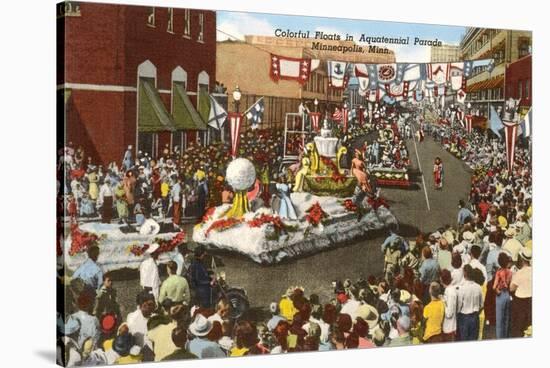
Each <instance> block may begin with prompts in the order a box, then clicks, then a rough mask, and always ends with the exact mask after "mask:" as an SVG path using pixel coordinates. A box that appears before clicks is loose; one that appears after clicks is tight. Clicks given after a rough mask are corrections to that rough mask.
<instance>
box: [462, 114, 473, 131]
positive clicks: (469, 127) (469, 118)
mask: <svg viewBox="0 0 550 368" xmlns="http://www.w3.org/2000/svg"><path fill="white" fill-rule="evenodd" d="M472 120H473V116H472V115H471V114H468V115H466V116H465V117H464V123H465V124H466V132H468V133H471V132H472Z"/></svg>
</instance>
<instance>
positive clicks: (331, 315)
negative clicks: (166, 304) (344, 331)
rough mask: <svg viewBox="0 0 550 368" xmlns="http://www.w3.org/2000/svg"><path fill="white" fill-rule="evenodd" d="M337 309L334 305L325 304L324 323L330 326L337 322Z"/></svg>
mask: <svg viewBox="0 0 550 368" xmlns="http://www.w3.org/2000/svg"><path fill="white" fill-rule="evenodd" d="M336 315H337V313H336V307H335V306H334V305H333V304H330V303H329V304H325V307H324V308H323V321H325V322H326V323H328V324H329V325H331V324H333V323H335V322H336Z"/></svg>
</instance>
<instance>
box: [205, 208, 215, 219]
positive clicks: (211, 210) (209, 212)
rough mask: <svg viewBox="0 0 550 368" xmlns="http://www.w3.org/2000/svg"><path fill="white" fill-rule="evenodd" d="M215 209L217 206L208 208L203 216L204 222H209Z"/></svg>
mask: <svg viewBox="0 0 550 368" xmlns="http://www.w3.org/2000/svg"><path fill="white" fill-rule="evenodd" d="M215 211H216V207H210V208H209V209H207V210H206V212H205V213H204V215H203V216H202V222H207V221H208V220H210V217H211V216H212V215H213V214H214V212H215Z"/></svg>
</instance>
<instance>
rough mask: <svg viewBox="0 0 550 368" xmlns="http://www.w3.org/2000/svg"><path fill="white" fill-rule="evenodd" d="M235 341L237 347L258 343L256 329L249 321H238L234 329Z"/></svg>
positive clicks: (246, 346)
mask: <svg viewBox="0 0 550 368" xmlns="http://www.w3.org/2000/svg"><path fill="white" fill-rule="evenodd" d="M234 335H235V343H236V345H237V347H238V348H239V349H242V348H248V347H251V346H254V345H256V344H257V343H258V341H259V340H258V330H257V329H256V326H255V325H254V324H253V323H251V322H249V321H239V322H237V324H236V325H235V330H234Z"/></svg>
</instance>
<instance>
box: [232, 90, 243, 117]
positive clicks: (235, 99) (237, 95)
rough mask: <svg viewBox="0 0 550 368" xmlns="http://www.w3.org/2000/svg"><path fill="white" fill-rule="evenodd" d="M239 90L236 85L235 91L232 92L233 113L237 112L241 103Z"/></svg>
mask: <svg viewBox="0 0 550 368" xmlns="http://www.w3.org/2000/svg"><path fill="white" fill-rule="evenodd" d="M241 96H242V94H241V90H240V89H239V86H238V85H237V86H236V87H235V90H234V91H233V104H234V106H235V112H239V105H240V101H241Z"/></svg>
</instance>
